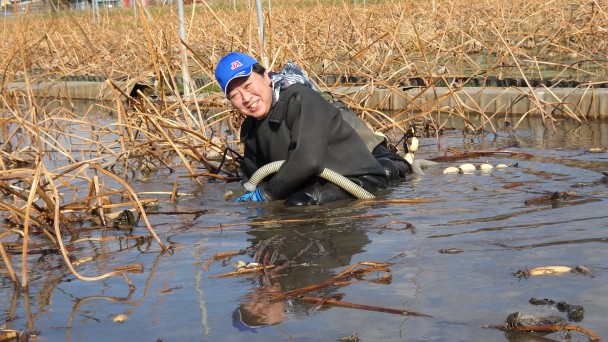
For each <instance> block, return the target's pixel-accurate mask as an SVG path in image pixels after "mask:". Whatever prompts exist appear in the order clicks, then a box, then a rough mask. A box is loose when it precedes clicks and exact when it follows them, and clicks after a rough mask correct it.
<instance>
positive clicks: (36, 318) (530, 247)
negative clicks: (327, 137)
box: [0, 119, 608, 341]
mask: <svg viewBox="0 0 608 342" xmlns="http://www.w3.org/2000/svg"><path fill="white" fill-rule="evenodd" d="M459 122H460V121H459V120H454V122H453V123H452V125H453V126H455V127H456V128H457V129H456V130H452V131H446V133H445V135H444V136H443V137H442V138H441V139H440V141H439V142H438V141H437V140H436V139H434V138H424V139H421V148H420V153H419V154H418V157H419V158H430V157H432V156H435V155H436V154H437V151H438V150H439V149H441V150H443V149H444V148H445V147H452V148H456V149H460V150H464V149H468V150H476V149H484V150H491V149H497V148H508V149H509V150H512V151H517V152H526V153H530V154H532V155H534V157H533V158H530V159H522V158H517V157H515V158H509V157H508V156H505V155H494V156H488V157H484V158H483V159H473V160H462V161H457V162H453V163H452V162H450V163H448V162H445V163H441V164H440V165H437V166H435V167H432V168H429V169H427V170H426V175H424V176H416V177H412V178H411V179H410V180H408V181H407V182H405V183H402V184H400V185H398V186H396V187H394V188H392V189H391V190H389V191H386V192H383V193H381V194H379V199H381V200H384V199H409V198H419V199H433V200H438V202H436V203H426V204H395V203H386V202H381V201H379V202H377V203H372V204H361V205H359V203H358V202H342V203H334V204H332V205H329V206H322V207H312V208H306V209H288V208H284V207H282V205H280V203H271V204H251V205H243V204H238V203H234V202H232V201H225V200H224V194H225V193H226V192H227V191H229V190H231V191H234V192H239V191H242V190H241V189H240V186H239V185H238V184H236V183H231V184H224V183H221V182H208V183H206V184H205V186H204V187H203V188H201V187H199V186H197V185H194V184H190V183H189V182H187V181H182V182H181V183H180V184H181V185H180V192H181V193H183V195H182V196H180V197H179V198H178V200H177V201H176V203H175V204H171V203H170V202H169V196H168V195H148V196H142V197H144V198H146V197H154V198H159V199H160V205H159V207H158V212H157V213H156V214H154V213H151V215H150V221H151V223H152V225H153V226H154V229H155V230H156V232H157V233H158V234H159V235H160V237H161V239H162V240H163V241H164V242H165V243H167V244H172V245H173V246H174V248H173V252H171V253H162V252H161V249H160V247H159V246H158V245H157V244H156V242H154V241H153V240H145V239H142V240H137V241H127V242H125V241H122V242H120V243H119V242H116V241H107V242H101V243H100V242H83V243H80V246H77V245H76V246H74V247H75V252H74V253H75V254H77V255H78V251H79V249H78V247H81V249H80V250H81V251H82V255H78V256H79V257H84V256H87V255H89V256H90V255H91V254H93V256H94V260H93V261H90V262H86V263H84V264H82V265H81V266H79V268H78V270H79V272H81V274H83V275H87V276H96V275H99V274H101V273H104V272H107V271H109V270H112V269H113V268H115V267H118V266H122V265H129V264H137V263H141V264H143V266H144V271H143V272H142V273H132V274H130V277H131V280H132V281H133V283H134V285H135V286H136V289H135V290H133V291H129V288H128V286H127V285H126V284H125V282H124V281H123V280H122V279H121V278H110V279H106V280H103V281H98V282H84V281H81V280H77V279H76V278H75V277H74V276H73V275H71V274H70V272H69V270H68V269H67V268H65V267H64V266H63V265H62V262H61V260H60V258H59V257H57V256H54V255H47V256H44V257H40V256H36V257H35V258H33V259H32V260H31V261H30V262H31V263H32V265H35V266H36V273H34V274H32V279H31V280H30V281H31V283H30V288H29V291H27V292H23V291H16V290H15V289H13V287H12V285H11V284H10V282H9V280H8V278H7V277H2V278H1V281H2V284H1V287H0V294H1V296H2V302H0V322H6V327H10V328H13V329H23V330H28V331H32V332H36V333H37V334H38V336H37V337H36V340H37V341H62V340H69V341H108V340H111V341H129V340H130V341H154V340H156V339H162V340H163V341H198V340H201V341H267V340H296V341H335V340H337V339H340V338H343V337H346V336H358V337H359V339H360V340H361V341H377V340H383V341H536V340H538V337H527V336H526V335H522V334H505V333H504V332H501V331H499V330H495V329H489V328H487V327H486V326H487V325H499V324H503V323H504V321H505V319H506V317H507V316H508V315H509V314H511V313H513V312H516V311H520V312H522V313H524V314H533V315H538V316H547V315H558V316H562V317H564V318H566V313H563V312H560V311H559V310H557V309H556V308H555V307H554V306H534V305H531V304H530V303H529V300H530V298H532V297H535V298H550V299H552V300H554V301H556V302H559V301H565V302H568V303H570V304H576V305H582V306H583V307H584V309H585V312H584V318H583V320H582V321H580V322H570V323H571V324H576V325H579V326H581V327H584V328H585V329H588V330H590V331H593V332H595V333H596V334H598V335H599V336H601V337H603V338H607V337H608V325H606V312H608V299H607V297H606V295H605V294H606V292H607V291H608V285H606V284H608V261H607V260H608V248H607V245H606V243H607V242H608V211H607V210H606V209H607V208H608V207H607V199H608V186H607V185H605V184H596V183H594V182H596V181H598V180H600V179H601V178H602V177H603V174H602V173H601V171H606V170H608V153H588V152H585V148H589V147H598V146H608V123H598V122H593V123H588V124H585V125H584V126H577V125H575V124H574V123H571V122H569V121H562V122H560V123H559V124H558V125H557V126H556V131H555V132H553V131H552V130H551V129H548V128H545V127H544V126H543V124H542V121H541V120H540V119H526V120H524V123H523V124H522V125H521V126H520V127H519V128H518V130H516V131H506V130H500V131H499V132H498V133H497V134H496V135H493V134H489V135H486V136H483V137H480V136H468V137H464V136H463V135H462V133H461V130H460V127H458V125H459ZM438 144H440V145H441V146H438ZM464 162H472V163H476V164H480V163H482V162H489V163H490V164H493V165H497V164H499V163H504V164H510V165H512V164H517V167H515V166H512V167H509V168H505V169H500V170H498V169H493V170H492V171H489V172H482V171H474V172H471V173H466V174H443V173H442V171H443V169H444V168H446V167H448V166H453V165H456V166H457V165H459V164H461V163H464ZM175 176H176V175H175V174H172V175H167V174H156V175H152V176H150V177H149V178H147V179H144V180H142V181H141V182H138V183H135V184H132V185H133V186H134V187H136V189H137V190H138V191H140V192H145V191H166V192H170V191H171V189H172V186H173V179H174V177H175ZM515 182H521V183H518V184H519V186H516V187H513V188H510V186H509V185H514V183H515ZM555 191H570V192H573V193H575V194H576V195H577V196H576V197H574V198H570V199H564V200H557V201H549V202H543V203H538V204H533V205H526V204H524V201H526V200H529V199H531V198H536V197H539V196H543V195H546V194H547V193H552V192H555ZM201 210H204V212H203V213H202V215H201V214H197V213H199V212H200V211H201ZM408 223H409V225H408ZM106 234H107V235H120V234H123V233H121V232H116V231H109V232H107V233H106ZM132 234H133V235H147V233H146V231H145V226H143V225H142V224H140V225H139V226H138V227H137V228H136V229H135V230H134V231H133V232H132ZM260 247H264V248H263V250H265V251H269V252H270V253H273V252H275V251H276V253H277V258H278V259H279V260H294V261H295V262H296V264H295V265H294V266H293V267H289V268H286V269H283V270H281V271H280V272H278V276H277V277H276V278H272V279H271V286H272V287H270V286H266V289H268V288H272V289H281V290H290V289H294V288H299V287H303V286H307V285H311V284H316V283H320V282H322V281H325V280H327V279H329V278H331V277H332V276H335V275H336V274H338V273H339V272H341V271H343V270H344V269H345V268H346V267H348V266H349V265H354V264H356V263H357V262H387V261H390V262H391V263H392V265H391V266H390V267H389V269H390V271H391V272H392V273H391V275H392V277H391V279H390V281H385V282H374V281H372V280H374V279H375V278H376V277H379V276H382V275H385V274H386V273H384V272H377V273H376V272H374V273H372V274H368V275H367V276H366V277H365V278H363V279H361V280H359V281H353V282H352V283H350V284H348V285H345V286H341V287H328V288H324V289H322V290H320V291H316V292H313V293H310V294H309V295H315V296H317V297H323V296H326V295H329V294H335V293H343V294H344V297H343V301H348V302H353V303H359V304H370V305H376V306H382V307H389V308H395V309H405V310H411V311H415V312H419V313H423V314H426V315H431V316H433V317H430V318H429V317H413V316H400V315H395V314H389V313H382V312H374V311H364V310H358V309H348V308H338V307H322V308H317V309H315V308H313V307H312V306H311V304H307V303H301V302H299V301H297V300H294V299H288V300H282V301H277V302H272V303H268V302H266V301H265V300H263V298H265V297H264V293H263V290H262V289H261V286H260V284H261V282H262V280H261V279H260V278H259V277H254V276H239V277H227V278H213V276H216V275H219V274H222V273H225V272H230V271H232V270H233V268H232V264H233V263H234V262H235V261H237V260H243V261H245V262H249V261H253V258H254V255H253V253H255V251H256V250H260V249H262V248H260ZM307 247H308V248H307ZM445 249H455V250H458V251H461V252H460V253H456V254H450V253H441V252H440V250H445ZM237 250H245V251H247V252H246V253H245V254H243V255H238V256H236V257H233V258H232V259H231V260H220V261H217V262H214V263H212V264H210V265H208V271H206V270H205V264H206V261H207V260H208V259H209V258H210V257H212V256H213V255H214V254H216V253H220V252H228V251H237ZM549 265H562V266H571V267H575V266H579V265H582V266H585V267H587V268H588V269H589V270H591V271H592V272H593V273H594V276H589V275H582V274H575V273H566V274H561V275H551V276H542V277H536V276H535V277H528V278H517V277H515V276H514V275H513V273H514V272H516V271H518V270H523V269H532V268H535V267H540V266H549ZM260 298H262V299H260ZM236 309H240V310H239V311H238V312H242V315H241V316H240V317H241V319H239V316H238V315H235V310H236ZM118 314H123V315H124V316H123V317H124V318H126V321H124V322H123V323H115V322H114V321H113V319H114V318H115V317H116V315H118ZM243 321H246V322H247V323H249V324H248V325H246V324H245V323H244V322H243ZM269 323H270V324H269ZM254 326H255V327H257V328H254ZM545 337H547V338H551V339H552V340H553V339H554V340H561V339H564V338H565V337H564V334H563V333H553V334H550V335H546V336H545ZM572 340H575V341H586V340H587V338H586V336H585V335H583V334H581V333H573V334H572Z"/></svg>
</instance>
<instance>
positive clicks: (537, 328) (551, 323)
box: [486, 311, 600, 341]
mask: <svg viewBox="0 0 608 342" xmlns="http://www.w3.org/2000/svg"><path fill="white" fill-rule="evenodd" d="M567 323H568V322H567V321H566V320H565V319H564V318H563V317H559V316H544V317H537V316H533V315H524V314H522V313H521V312H519V311H517V312H514V313H512V314H510V315H509V316H507V319H506V322H505V324H503V325H490V326H486V327H488V328H494V329H498V330H502V331H525V332H530V333H540V334H548V333H552V332H556V331H576V332H580V333H583V334H586V335H587V336H589V337H590V338H591V339H592V340H594V341H599V340H600V337H599V336H597V335H596V334H595V333H593V332H592V331H589V330H587V329H584V328H581V327H579V326H577V325H569V324H567Z"/></svg>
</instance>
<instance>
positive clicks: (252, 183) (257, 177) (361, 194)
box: [243, 160, 376, 199]
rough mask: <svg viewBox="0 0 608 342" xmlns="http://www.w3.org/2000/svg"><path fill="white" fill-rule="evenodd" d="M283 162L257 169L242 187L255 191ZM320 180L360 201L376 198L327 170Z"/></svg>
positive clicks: (322, 173)
mask: <svg viewBox="0 0 608 342" xmlns="http://www.w3.org/2000/svg"><path fill="white" fill-rule="evenodd" d="M284 162H285V161H284V160H279V161H275V162H272V163H268V164H266V165H264V166H262V167H261V168H259V169H258V170H257V171H256V172H255V173H254V174H253V176H251V178H249V182H247V183H245V184H244V185H243V186H244V187H245V189H246V190H247V191H249V192H253V191H255V189H256V188H257V186H258V184H259V183H260V182H261V181H262V179H264V178H266V176H268V175H270V174H273V173H275V172H277V171H279V168H281V165H283V163H284ZM319 176H320V177H321V178H323V179H326V180H328V181H330V182H332V183H334V184H336V185H337V186H339V187H341V188H342V189H344V190H346V191H348V192H349V193H350V194H351V195H353V196H355V197H357V198H360V199H372V198H376V196H374V195H372V194H371V193H369V192H368V191H367V190H365V189H363V188H362V187H360V186H358V185H357V184H355V183H354V182H353V181H351V180H350V179H348V178H346V177H344V176H342V175H341V174H339V173H337V172H335V171H332V170H330V169H328V168H325V169H324V170H323V172H321V174H320V175H319Z"/></svg>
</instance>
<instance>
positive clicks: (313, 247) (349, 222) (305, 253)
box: [233, 203, 370, 330]
mask: <svg viewBox="0 0 608 342" xmlns="http://www.w3.org/2000/svg"><path fill="white" fill-rule="evenodd" d="M332 207H333V210H332V209H331V208H332ZM275 209H276V210H280V209H278V208H275ZM285 210H286V212H284V213H280V214H279V215H287V214H291V215H290V217H292V219H293V216H297V215H307V216H311V217H314V218H315V220H314V221H311V222H306V221H304V222H299V223H297V224H293V223H290V222H289V220H287V222H285V223H283V222H281V220H276V217H277V216H275V215H263V216H260V217H257V218H256V220H255V221H262V222H264V221H271V222H273V224H272V225H268V226H266V227H259V226H258V225H254V226H252V228H251V229H250V230H249V231H248V232H247V233H248V235H250V236H251V238H249V239H248V242H249V244H250V248H249V249H248V254H249V256H250V257H252V259H253V260H256V261H259V262H260V263H262V262H264V261H266V262H267V261H269V260H270V261H272V262H271V263H272V264H274V265H276V266H277V267H276V268H275V270H271V271H269V272H268V275H267V276H266V275H263V274H262V275H259V276H258V277H256V279H254V281H252V289H251V291H250V293H249V294H248V295H246V296H245V298H243V299H242V301H243V303H242V304H241V305H240V306H239V307H238V308H237V309H236V310H235V311H234V312H233V325H234V326H235V327H237V328H238V329H239V330H250V329H253V328H254V327H258V328H259V327H263V326H267V325H273V324H277V323H280V322H281V321H283V319H285V317H286V311H287V310H288V311H289V312H290V314H293V315H296V316H297V315H306V314H307V311H306V310H307V308H305V307H300V306H298V305H296V304H294V303H293V302H291V301H290V300H288V301H284V300H269V298H268V297H269V295H270V294H272V293H277V292H281V291H287V290H292V289H295V288H300V287H304V286H308V285H313V284H317V283H320V282H323V281H325V280H328V279H330V278H332V277H333V276H334V275H336V274H337V269H338V268H340V267H345V266H349V265H350V264H351V263H352V258H353V256H354V255H356V254H359V253H361V252H362V251H363V247H364V246H365V245H367V244H368V243H369V242H370V240H369V238H368V237H367V234H366V232H365V230H364V229H362V226H364V225H365V219H364V217H365V215H364V214H365V209H364V208H361V207H360V208H352V207H344V206H343V204H342V203H337V204H336V203H334V204H332V205H331V206H330V207H324V208H308V209H307V210H305V213H302V211H301V210H298V211H299V213H296V212H294V211H291V212H289V211H290V209H289V208H286V209H285ZM294 210H295V209H294ZM315 214H316V215H315ZM353 217H357V218H360V219H359V220H354V219H353ZM333 288H334V287H331V288H326V289H324V290H322V291H318V292H320V293H317V294H318V295H319V296H320V297H325V296H326V295H328V294H329V293H331V291H332V290H333ZM328 291H329V293H328Z"/></svg>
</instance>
